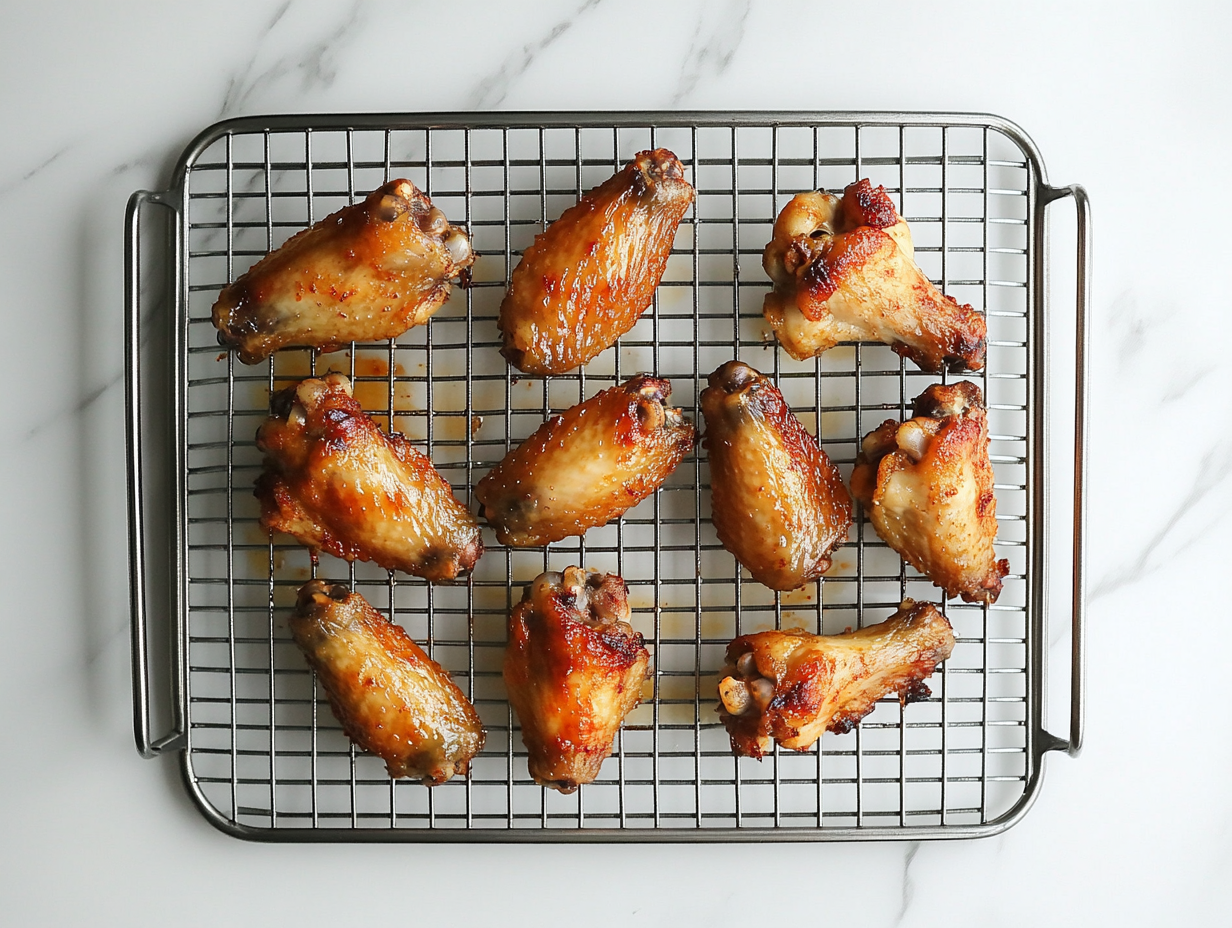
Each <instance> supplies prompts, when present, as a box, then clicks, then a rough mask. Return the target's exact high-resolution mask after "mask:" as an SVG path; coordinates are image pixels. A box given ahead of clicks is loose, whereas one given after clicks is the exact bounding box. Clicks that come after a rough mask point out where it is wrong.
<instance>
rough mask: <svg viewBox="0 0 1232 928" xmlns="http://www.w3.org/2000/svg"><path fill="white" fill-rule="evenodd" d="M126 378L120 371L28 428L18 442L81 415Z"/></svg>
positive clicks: (32, 438)
mask: <svg viewBox="0 0 1232 928" xmlns="http://www.w3.org/2000/svg"><path fill="white" fill-rule="evenodd" d="M123 380H124V372H123V371H120V372H119V373H118V374H116V375H115V376H113V377H111V378H110V379H108V380H107V381H106V382H105V383H102V384H100V385H99V386H96V387H94V388H93V389H91V390H88V391H86V393H85V394H84V395H82V396H79V397H78V398H77V400H76V401H75V402H74V403H73V404H72V405H71V406H69V407H67V408H64V409H60V410H58V411H56V412H52V413H50V414H48V415H46V416H44V417H43V418H42V419H40V420H39V422H38V424H37V425H34V426H32V427H31V428H29V429H27V430H26V432H25V434H23V435H22V436H21V438H19V439H18V443H24V442H28V441H33V440H34V439H35V438H38V437H39V436H40V435H42V434H43V433H44V432H47V431H49V430H50V429H51V428H52V427H54V426H56V425H58V424H59V423H60V422H61V421H63V420H64V419H67V418H73V417H75V416H79V415H81V414H82V413H84V412H85V411H86V410H88V409H89V408H90V407H91V406H93V405H94V404H95V403H97V402H98V401H99V400H101V399H102V398H103V397H104V396H105V395H107V393H109V392H110V391H111V390H113V389H115V387H116V386H118V385H119V384H120V383H121V382H122V381H123Z"/></svg>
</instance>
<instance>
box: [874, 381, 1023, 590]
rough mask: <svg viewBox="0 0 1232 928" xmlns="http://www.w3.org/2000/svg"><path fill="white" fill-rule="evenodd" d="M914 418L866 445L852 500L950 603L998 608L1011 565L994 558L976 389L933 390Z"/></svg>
mask: <svg viewBox="0 0 1232 928" xmlns="http://www.w3.org/2000/svg"><path fill="white" fill-rule="evenodd" d="M913 412H914V417H913V418H911V419H908V420H907V421H906V422H904V423H902V424H901V425H900V424H899V423H898V422H895V421H894V420H893V419H890V420H887V421H886V422H883V423H882V424H881V426H880V427H879V428H877V429H876V430H875V431H872V432H869V434H868V435H866V436H864V442H863V444H862V446H861V450H860V453H859V454H858V455H857V457H856V466H855V469H854V470H853V471H852V474H851V492H852V494H853V495H854V496H855V498H856V499H858V500H859V501H860V504H861V505H862V506H864V511H865V512H867V513H868V516H869V519H870V520H871V521H872V523H873V527H874V528H875V529H876V530H877V534H878V535H880V536H881V537H882V538H883V539H884V540H885V542H886V543H887V544H888V545H889V546H890V547H891V548H893V549H894V550H895V551H897V552H898V553H899V554H900V555H901V556H902V557H903V558H904V559H905V560H906V561H907V562H908V563H910V564H911V565H912V566H913V567H915V569H916V570H918V571H920V573H922V574H925V575H927V576H928V578H929V579H930V580H932V582H933V583H935V584H937V586H939V587H941V588H942V589H943V590H945V595H946V596H962V598H963V599H965V600H966V601H967V602H969V603H976V602H983V603H994V602H996V601H997V596H998V595H999V594H1000V593H1001V579H1002V577H1004V576H1005V575H1006V573H1007V572H1008V571H1009V562H1008V561H1006V560H1000V561H999V560H997V556H996V554H995V553H994V551H993V541H994V540H995V539H996V537H997V500H996V497H995V496H994V495H993V488H992V484H993V472H992V464H991V463H990V462H989V459H988V422H987V418H986V415H985V411H984V403H983V397H982V396H981V394H980V388H979V387H977V386H976V385H975V384H973V383H969V382H967V381H961V382H959V383H954V384H950V385H949V386H942V385H941V384H933V385H932V386H931V387H929V388H928V389H927V390H925V391H924V392H923V393H921V394H920V395H919V396H917V397H916V399H915V404H914V409H913Z"/></svg>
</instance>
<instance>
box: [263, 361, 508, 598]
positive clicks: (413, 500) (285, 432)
mask: <svg viewBox="0 0 1232 928" xmlns="http://www.w3.org/2000/svg"><path fill="white" fill-rule="evenodd" d="M272 407H273V415H271V416H270V418H268V419H266V420H265V423H264V424H263V425H262V426H261V428H260V429H259V430H258V431H257V446H258V447H259V448H260V449H261V450H262V451H264V452H265V453H266V458H265V470H264V472H263V473H262V474H261V476H260V477H259V478H258V479H257V488H256V496H257V499H258V500H260V501H261V525H262V526H263V527H264V528H265V529H266V530H267V531H271V532H272V531H279V532H287V533H288V534H290V535H294V536H295V538H296V539H297V540H298V541H299V542H300V543H301V544H303V545H306V546H307V547H309V548H312V549H313V550H323V551H327V552H329V553H330V554H332V555H334V556H335V557H341V558H346V559H347V560H348V561H353V560H356V559H359V560H361V561H374V562H375V563H377V564H380V565H381V566H382V567H385V568H387V569H389V570H402V571H405V572H406V573H409V574H415V575H416V576H419V577H427V578H428V579H429V580H433V581H436V580H451V579H453V578H454V577H456V576H458V574H459V573H463V572H465V571H468V570H470V569H471V568H472V567H473V566H474V564H475V562H476V561H477V560H479V556H480V555H481V554H483V542H482V540H481V539H480V532H479V523H478V522H477V521H476V519H475V517H474V516H473V515H471V514H470V512H468V511H467V509H466V507H465V506H463V505H462V504H461V503H459V502H458V501H457V500H456V499H455V498H454V495H453V491H452V490H451V489H450V486H449V484H448V483H447V482H446V481H445V479H444V478H443V477H442V476H441V475H440V474H438V473H437V472H436V469H435V468H434V467H433V466H432V462H431V461H429V460H428V459H427V458H426V457H424V456H423V455H422V454H420V453H419V452H418V451H416V450H415V449H414V448H413V447H412V446H411V443H410V442H408V441H407V440H406V439H405V438H403V437H402V436H401V435H398V434H393V435H386V434H385V433H384V432H382V431H381V429H380V427H379V426H378V425H377V424H376V423H375V422H373V421H372V420H371V419H370V418H368V416H366V415H364V411H363V410H362V409H361V408H360V406H359V403H358V402H356V401H355V399H354V398H353V397H352V396H351V384H350V381H349V380H347V378H346V377H344V376H343V375H342V374H327V375H326V376H325V377H324V378H321V379H316V378H312V379H309V380H304V381H302V382H300V383H299V384H298V385H297V386H295V387H292V388H289V389H287V390H283V391H281V392H279V393H277V394H275V396H274V398H273V403H272Z"/></svg>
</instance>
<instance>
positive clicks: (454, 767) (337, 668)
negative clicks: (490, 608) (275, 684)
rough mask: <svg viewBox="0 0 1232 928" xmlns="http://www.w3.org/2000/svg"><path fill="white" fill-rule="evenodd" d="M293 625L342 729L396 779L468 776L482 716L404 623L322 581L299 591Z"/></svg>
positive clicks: (434, 781)
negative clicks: (414, 639)
mask: <svg viewBox="0 0 1232 928" xmlns="http://www.w3.org/2000/svg"><path fill="white" fill-rule="evenodd" d="M290 625H291V634H292V636H294V638H295V643H296V644H297V645H299V647H300V650H301V651H303V652H304V656H305V657H306V658H307V659H308V663H309V665H310V666H311V667H312V669H313V670H315V671H316V672H317V678H318V679H319V680H320V681H321V685H322V687H324V689H325V693H326V695H327V696H328V697H329V704H330V706H331V707H332V708H333V710H334V715H335V716H336V717H337V718H338V721H339V722H341V723H342V728H343V730H344V731H345V732H346V733H347V736H348V737H349V738H350V739H351V740H352V741H354V742H355V743H356V744H357V745H359V746H360V747H361V748H363V749H364V750H365V751H369V752H371V753H373V754H375V755H377V756H378V757H380V758H381V759H382V760H383V761H385V766H386V768H387V769H388V770H389V775H390V776H391V777H416V778H418V779H420V780H422V781H423V782H424V784H425V785H426V786H438V785H440V784H441V783H444V782H445V781H446V780H448V779H449V778H450V777H452V776H454V775H455V774H465V773H466V771H467V768H468V767H469V766H470V762H471V758H473V757H474V756H475V755H476V754H478V753H479V751H480V749H481V748H482V747H483V739H484V731H483V725H482V724H481V723H480V721H479V715H478V714H477V713H476V712H475V707H474V706H472V705H471V704H470V702H469V700H467V698H466V697H465V696H464V695H463V694H462V691H461V690H460V689H458V687H457V685H456V684H455V683H454V682H453V680H451V679H450V678H449V674H448V673H446V672H445V671H444V670H443V669H442V668H441V665H440V664H438V663H437V662H436V661H434V660H432V659H431V658H429V657H428V655H426V654H425V653H424V652H423V651H422V650H421V649H420V647H419V645H417V644H415V642H414V641H413V640H412V639H411V637H410V635H408V634H407V633H406V631H405V630H403V628H402V627H401V626H400V625H394V624H393V623H392V622H390V621H389V620H388V619H386V618H385V617H384V616H383V615H381V614H380V613H379V612H377V611H376V610H375V609H373V608H372V606H370V605H369V604H368V602H367V600H365V599H364V598H363V597H362V596H360V595H359V594H358V593H352V592H351V591H350V590H348V589H347V588H346V587H345V586H343V585H342V584H330V583H326V582H325V581H323V580H313V581H311V582H309V583H307V584H305V585H304V586H303V587H301V588H300V591H299V600H298V602H297V603H296V607H295V614H294V615H293V616H292V617H291V622H290Z"/></svg>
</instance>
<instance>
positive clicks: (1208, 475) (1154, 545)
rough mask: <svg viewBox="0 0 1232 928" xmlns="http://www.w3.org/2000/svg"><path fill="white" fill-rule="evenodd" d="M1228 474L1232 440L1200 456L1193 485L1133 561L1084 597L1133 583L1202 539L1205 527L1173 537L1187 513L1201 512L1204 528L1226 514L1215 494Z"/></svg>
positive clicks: (1231, 474)
mask: <svg viewBox="0 0 1232 928" xmlns="http://www.w3.org/2000/svg"><path fill="white" fill-rule="evenodd" d="M1229 477H1232V442H1222V443H1221V444H1219V445H1218V446H1216V447H1215V448H1213V449H1211V450H1210V451H1208V452H1207V453H1206V454H1205V455H1203V456H1202V460H1201V461H1200V462H1199V465H1198V472H1197V474H1196V476H1195V477H1194V482H1193V484H1192V486H1190V488H1189V491H1188V492H1187V493H1186V494H1185V496H1184V497H1183V498H1182V499H1181V501H1180V503H1178V504H1177V506H1176V508H1175V509H1174V510H1173V512H1172V514H1171V515H1170V516H1169V517H1168V519H1167V521H1165V522H1164V524H1163V525H1162V526H1161V527H1160V528H1159V529H1158V530H1157V531H1156V532H1154V533H1153V534H1152V535H1151V537H1150V538H1149V539H1147V541H1146V544H1144V545H1143V546H1142V548H1141V549H1140V551H1139V552H1138V554H1137V556H1136V557H1134V558H1133V560H1132V561H1130V562H1129V563H1128V564H1123V565H1121V566H1120V567H1119V568H1117V569H1115V570H1113V571H1110V572H1109V573H1108V574H1107V575H1106V576H1104V577H1103V578H1102V579H1100V581H1099V582H1098V583H1097V584H1096V585H1095V586H1094V588H1092V590H1091V592H1090V594H1089V596H1088V597H1087V599H1088V601H1094V600H1096V599H1099V598H1100V597H1101V596H1108V595H1110V594H1112V593H1114V592H1116V591H1117V590H1119V589H1121V588H1122V587H1125V586H1128V585H1130V584H1131V583H1136V582H1137V581H1139V580H1141V579H1142V578H1143V577H1146V576H1148V575H1149V574H1152V573H1154V572H1155V571H1157V570H1159V569H1160V568H1162V567H1163V566H1164V565H1165V564H1166V563H1167V562H1168V561H1169V560H1170V559H1171V558H1174V557H1176V556H1177V555H1178V554H1180V553H1182V552H1184V551H1185V550H1186V549H1188V548H1189V547H1190V546H1192V545H1193V544H1195V543H1197V542H1198V541H1200V540H1202V538H1204V537H1205V535H1206V532H1205V531H1204V530H1203V531H1195V532H1190V533H1189V537H1187V538H1184V539H1181V540H1179V541H1176V540H1175V536H1176V535H1177V534H1178V530H1179V528H1180V526H1181V524H1182V522H1183V521H1184V520H1185V518H1186V516H1188V515H1189V514H1190V513H1193V512H1198V511H1201V512H1202V514H1203V517H1204V519H1205V522H1204V528H1205V526H1209V525H1213V524H1215V522H1216V521H1218V520H1220V519H1222V518H1225V517H1226V515H1227V514H1226V513H1225V512H1224V510H1225V509H1227V508H1228V505H1227V501H1226V500H1225V501H1223V502H1222V504H1220V501H1219V500H1218V499H1217V497H1218V492H1219V490H1221V489H1222V488H1224V487H1225V486H1226V485H1227V484H1228V482H1229V480H1228V478H1229ZM1169 542H1172V543H1173V547H1172V548H1171V549H1170V550H1168V551H1167V552H1166V553H1163V551H1162V549H1163V548H1164V546H1165V544H1167V543H1169Z"/></svg>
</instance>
